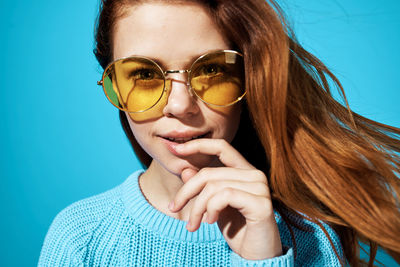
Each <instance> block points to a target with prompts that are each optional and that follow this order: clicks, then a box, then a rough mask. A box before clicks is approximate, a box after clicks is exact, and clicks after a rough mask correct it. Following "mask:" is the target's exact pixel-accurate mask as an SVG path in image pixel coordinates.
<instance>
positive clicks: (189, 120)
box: [39, 0, 400, 266]
mask: <svg viewBox="0 0 400 267" xmlns="http://www.w3.org/2000/svg"><path fill="white" fill-rule="evenodd" d="M96 42H97V43H96V49H95V55H96V57H97V59H98V61H99V63H100V64H101V65H102V67H103V68H104V69H105V72H104V74H103V78H102V80H101V81H100V82H99V84H101V85H103V88H104V91H105V93H106V96H107V97H108V99H109V101H110V102H111V103H112V104H114V105H115V106H116V107H117V108H119V109H120V119H121V123H122V126H123V128H124V130H125V133H126V134H127V136H128V138H129V140H130V141H131V144H132V146H133V148H134V150H135V153H136V154H137V156H138V157H139V158H140V160H141V162H142V163H143V165H144V167H145V169H146V171H142V170H139V171H137V172H135V173H134V174H132V175H131V176H130V177H129V178H128V179H127V180H126V182H124V183H123V184H122V185H120V186H118V187H116V188H114V189H112V190H110V191H108V192H105V193H103V194H101V195H98V196H94V197H91V198H89V199H85V200H82V201H79V202H77V203H75V204H73V205H71V206H70V207H68V208H66V209H65V210H63V211H62V212H61V213H60V214H59V215H58V216H57V217H56V219H55V221H54V222H53V224H52V226H51V228H50V230H49V233H48V234H47V236H46V240H45V244H44V247H43V249H42V254H41V257H40V260H39V265H43V266H46V265H49V266H58V265H63V266H64V265H94V266H104V265H116V266H127V265H139V266H143V265H158V264H161V265H168V266H170V265H172V266H174V265H188V266H192V265H195V266H197V265H204V266H214V265H223V266H225V265H246V266H247V265H251V266H252V265H254V266H258V265H260V266H266V265H277V266H287V265H293V264H295V265H299V266H301V265H305V266H309V265H317V266H319V265H322V266H340V265H342V266H343V265H345V264H346V263H347V264H350V265H352V266H360V265H362V261H361V260H360V259H359V245H358V241H359V240H362V241H365V242H367V243H369V244H370V248H371V253H370V260H369V264H370V265H372V263H373V261H374V258H375V253H376V249H377V245H380V246H382V247H384V248H385V249H386V250H387V251H388V252H389V253H390V254H391V255H392V256H393V257H394V258H395V259H396V260H397V261H400V259H399V255H400V254H399V253H400V238H399V236H400V216H399V209H398V208H399V207H398V198H399V191H400V190H399V180H398V178H397V177H396V174H395V172H397V173H399V172H400V158H399V156H398V155H396V154H394V153H393V152H400V142H399V140H398V138H396V137H395V136H394V134H400V130H399V129H397V128H394V127H390V126H387V125H383V124H379V123H377V122H374V121H370V120H368V119H366V118H363V117H361V116H359V115H357V114H355V113H353V112H352V111H351V110H350V109H349V108H348V107H347V108H345V107H343V106H342V105H340V104H339V103H338V102H336V101H335V100H334V99H333V97H332V96H331V94H330V89H329V84H328V78H330V79H332V80H333V82H334V83H335V84H336V85H337V86H338V87H339V88H340V89H341V90H342V88H341V86H340V83H339V82H338V81H337V80H336V78H335V77H334V76H333V75H332V74H331V73H330V72H329V70H327V69H326V67H325V66H324V65H323V64H322V63H321V62H320V61H318V59H316V58H315V57H313V56H312V55H311V54H309V53H308V52H306V51H305V50H303V49H302V48H301V47H300V46H299V45H298V44H297V43H296V41H295V38H294V35H293V33H292V32H291V31H290V30H289V29H288V28H287V26H286V24H285V23H284V21H283V17H282V15H281V13H280V12H279V7H278V6H277V4H276V3H274V2H268V3H266V2H264V1H263V0H251V1H241V2H239V1H222V0H221V1H133V0H132V1H128V0H125V1H122V0H105V1H103V2H102V6H101V10H100V15H99V21H98V27H97V32H96ZM342 93H343V95H344V92H343V90H342ZM346 103H347V102H346ZM184 226H186V229H184Z"/></svg>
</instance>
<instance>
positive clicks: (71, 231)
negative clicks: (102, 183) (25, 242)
mask: <svg viewBox="0 0 400 267" xmlns="http://www.w3.org/2000/svg"><path fill="white" fill-rule="evenodd" d="M78 209H79V207H77V203H75V204H72V205H71V206H69V207H67V208H65V209H64V210H62V211H61V212H60V213H59V214H58V215H57V216H56V217H55V219H54V220H53V222H52V224H51V226H50V229H49V231H48V232H47V234H46V238H45V240H44V243H43V246H42V250H41V253H40V257H39V263H38V266H40V267H41V266H49V267H50V266H52V267H58V266H82V264H83V258H84V255H85V250H86V243H87V242H86V241H87V240H88V238H89V236H88V232H87V231H86V229H85V222H84V221H81V219H82V218H81V216H79V215H80V213H79V211H78ZM77 215H78V216H77Z"/></svg>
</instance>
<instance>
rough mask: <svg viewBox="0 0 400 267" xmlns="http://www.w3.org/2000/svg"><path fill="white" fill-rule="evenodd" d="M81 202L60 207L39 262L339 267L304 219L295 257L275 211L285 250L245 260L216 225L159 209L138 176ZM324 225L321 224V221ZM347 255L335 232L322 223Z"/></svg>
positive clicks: (297, 232) (328, 246) (330, 249)
mask: <svg viewBox="0 0 400 267" xmlns="http://www.w3.org/2000/svg"><path fill="white" fill-rule="evenodd" d="M141 173H143V170H139V171H136V172H135V173H133V174H132V175H130V176H129V177H128V178H127V179H126V181H125V182H124V183H122V184H121V185H119V186H117V187H115V188H113V189H111V190H109V191H107V192H104V193H102V194H99V195H96V196H93V197H90V198H87V199H83V200H80V201H78V202H75V203H73V204H72V205H70V206H68V207H67V208H65V209H64V210H62V211H61V212H60V213H59V214H58V215H57V216H56V218H55V219H54V221H53V223H52V224H51V226H50V229H49V231H48V233H47V235H46V238H45V240H44V244H43V246H42V251H41V254H40V258H39V264H38V265H39V266H52V267H57V266H340V262H339V259H338V258H337V257H336V255H335V253H334V249H333V247H332V245H331V243H330V242H329V240H328V238H327V237H326V236H325V234H324V232H323V230H322V229H320V228H319V227H318V226H317V225H316V224H314V223H311V222H309V221H307V220H304V219H298V222H299V224H300V225H303V226H306V227H309V228H311V229H313V230H314V231H313V232H310V231H302V230H299V229H297V228H295V227H293V232H294V235H295V240H296V246H297V255H296V257H294V254H295V253H294V249H293V244H292V241H291V237H290V233H289V229H288V227H287V225H286V224H285V223H284V221H283V220H282V218H281V217H280V215H279V213H277V212H275V219H276V221H277V224H278V228H279V233H280V236H281V241H282V245H283V248H284V251H283V252H284V253H283V255H282V256H279V257H275V258H271V259H265V260H247V259H244V258H241V257H240V256H239V255H238V254H236V253H235V252H234V251H232V250H231V249H230V248H229V246H228V244H227V243H226V241H225V239H224V237H223V235H222V234H221V232H220V230H219V228H218V224H217V223H214V224H207V223H201V226H200V228H199V229H198V230H197V231H196V232H193V233H192V232H189V231H187V230H186V228H185V226H186V222H184V221H181V220H178V219H175V218H172V217H169V216H167V215H166V214H164V213H162V212H160V211H159V210H157V209H155V208H154V207H153V206H151V204H150V203H149V202H147V200H146V199H145V197H144V196H143V194H142V192H141V190H140V187H139V184H138V177H139V176H140V174H141ZM321 223H322V222H321ZM322 224H323V226H324V227H325V229H326V230H327V232H328V233H329V235H330V237H331V239H332V242H333V244H334V246H335V248H336V250H337V252H338V253H339V256H340V257H343V253H342V248H341V245H340V241H339V238H338V236H337V234H336V233H335V232H334V231H333V229H332V228H331V227H329V226H328V225H327V224H325V223H322Z"/></svg>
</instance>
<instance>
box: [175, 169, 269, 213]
mask: <svg viewBox="0 0 400 267" xmlns="http://www.w3.org/2000/svg"><path fill="white" fill-rule="evenodd" d="M227 179H229V180H231V181H240V182H242V183H245V182H259V183H264V184H265V186H266V187H267V188H268V182H267V178H266V176H265V174H264V173H263V172H262V171H260V170H257V169H252V170H244V169H234V168H229V167H219V168H203V169H201V170H200V171H199V172H198V173H197V174H195V175H194V176H193V177H191V178H190V179H189V180H188V181H187V182H186V183H185V184H184V185H183V186H182V187H181V188H180V189H179V191H178V192H177V193H176V195H175V198H174V201H173V202H174V208H173V209H171V211H174V212H177V211H179V210H180V209H181V208H183V207H184V206H185V205H186V203H187V202H188V201H189V200H190V199H192V198H193V197H195V196H196V195H198V194H199V193H200V192H201V191H202V190H203V188H204V187H205V186H206V184H207V183H209V182H211V181H222V180H227Z"/></svg>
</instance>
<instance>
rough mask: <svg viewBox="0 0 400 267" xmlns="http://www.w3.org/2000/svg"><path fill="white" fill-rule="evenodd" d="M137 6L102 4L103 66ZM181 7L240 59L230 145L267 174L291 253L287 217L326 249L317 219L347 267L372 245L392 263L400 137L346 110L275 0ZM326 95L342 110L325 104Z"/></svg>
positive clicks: (397, 232) (123, 0)
mask: <svg viewBox="0 0 400 267" xmlns="http://www.w3.org/2000/svg"><path fill="white" fill-rule="evenodd" d="M143 2H145V1H143V0H142V1H138V0H136V1H135V0H102V2H101V4H100V13H99V16H98V20H97V24H96V30H95V39H96V47H95V49H94V54H95V56H96V58H97V60H98V61H99V63H100V65H101V66H102V67H103V68H105V67H106V65H107V64H108V63H110V62H111V61H112V40H113V36H112V33H113V28H114V26H115V22H116V21H117V19H119V18H120V17H122V16H124V15H125V13H124V12H125V11H126V7H129V6H132V5H137V4H140V3H143ZM153 2H154V0H153ZM162 2H163V3H165V2H189V1H183V0H180V1H173V0H172V1H165V0H164V1H162ZM190 2H197V3H200V4H201V5H202V6H204V7H205V8H206V10H207V11H208V12H209V14H210V16H211V17H212V18H213V19H214V21H215V22H216V24H217V25H218V27H220V29H221V31H222V33H223V34H224V35H225V36H226V37H227V38H228V40H230V42H231V44H232V49H236V50H239V51H240V52H241V53H243V55H244V61H245V76H246V90H247V94H246V101H245V103H244V104H243V105H242V106H243V110H242V115H241V116H242V118H241V120H240V125H239V130H238V132H237V134H236V136H235V139H234V140H233V141H232V145H233V146H234V147H235V148H236V149H237V150H238V151H239V152H240V153H242V154H243V156H245V158H246V159H247V160H248V161H249V162H250V163H251V164H253V165H254V166H256V167H257V168H258V169H261V170H263V171H264V172H265V173H266V174H267V176H268V182H269V187H270V190H271V196H272V201H273V205H274V208H275V209H276V210H277V211H279V213H280V214H281V215H282V218H283V219H284V221H285V222H286V223H287V224H288V226H289V229H290V231H291V235H292V241H293V244H294V247H296V245H295V239H294V235H293V233H292V230H291V227H292V226H293V227H297V228H300V229H302V228H303V227H302V226H301V225H298V224H297V223H296V222H295V220H294V219H293V216H291V215H290V214H295V215H296V216H301V217H303V218H305V219H307V220H310V221H312V222H314V223H317V224H318V225H319V226H320V227H321V228H322V230H323V231H324V233H325V234H326V235H327V237H328V238H329V240H330V242H331V244H332V246H333V243H332V241H331V239H330V237H329V235H328V233H327V231H326V229H325V228H324V227H323V225H322V224H321V223H320V220H322V221H324V222H326V223H328V224H329V225H330V226H331V227H333V228H334V230H335V231H336V233H337V234H338V235H339V237H340V240H341V244H342V246H343V249H344V255H345V257H346V260H347V262H348V264H350V265H351V266H363V265H365V264H366V263H365V262H364V261H363V260H361V259H360V251H359V249H360V248H361V249H362V247H361V246H360V244H359V241H362V242H364V243H366V244H367V245H369V247H370V251H369V254H370V258H369V263H368V265H369V266H372V264H373V262H374V260H375V256H376V252H377V247H378V246H381V247H383V248H384V249H385V250H386V251H387V252H388V253H389V254H390V255H392V256H393V258H395V259H396V261H397V262H400V211H399V196H400V180H399V178H398V177H397V175H398V174H399V173H400V156H399V154H396V153H399V152H400V140H399V139H400V138H399V135H400V129H399V128H395V127H391V126H388V125H385V124H381V123H378V122H375V121H372V120H369V119H367V118H365V117H362V116H360V115H359V114H357V113H355V112H353V111H351V109H350V108H349V105H348V103H347V99H346V96H345V93H344V91H343V88H342V86H341V84H340V82H339V81H338V80H337V78H336V77H335V76H334V75H333V74H332V73H331V72H330V71H329V70H328V69H327V67H326V66H325V65H324V64H323V63H322V62H321V61H319V60H318V59H317V58H316V57H314V56H313V55H312V54H310V53H309V52H307V51H306V50H304V49H303V48H302V47H301V46H300V45H299V43H298V42H297V40H296V38H295V36H294V34H293V32H292V31H291V30H290V28H289V27H288V25H287V24H286V22H285V19H284V16H283V13H282V11H281V9H280V8H279V6H278V5H277V3H276V2H275V1H273V0H270V1H267V2H266V1H265V0H247V1H232V0H209V1H201V0H197V1H193V0H191V1H190ZM332 87H335V88H336V89H338V90H339V92H341V94H342V99H343V100H344V103H345V106H344V105H342V104H340V103H339V102H338V101H336V100H335V99H334V97H333V96H332V94H331V91H330V90H331V88H332ZM119 116H120V120H121V123H122V126H123V129H124V131H125V133H126V135H127V137H128V138H129V140H130V142H131V144H132V146H133V148H134V150H135V153H136V154H137V156H138V157H139V159H140V160H141V162H142V164H143V165H144V166H147V167H148V166H149V164H150V162H151V158H150V156H149V155H148V154H147V153H146V152H145V151H144V150H143V149H142V148H141V147H140V146H139V145H138V143H137V142H136V140H135V138H134V136H133V134H132V131H131V129H130V127H129V124H128V120H127V117H126V115H125V113H124V112H122V111H120V113H119ZM303 214H305V215H307V216H304V215H303ZM303 230H307V229H303ZM333 248H334V246H333ZM295 251H296V249H295ZM335 252H336V255H337V256H339V255H338V252H337V251H336V250H335ZM342 264H343V265H344V264H345V263H344V262H342Z"/></svg>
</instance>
